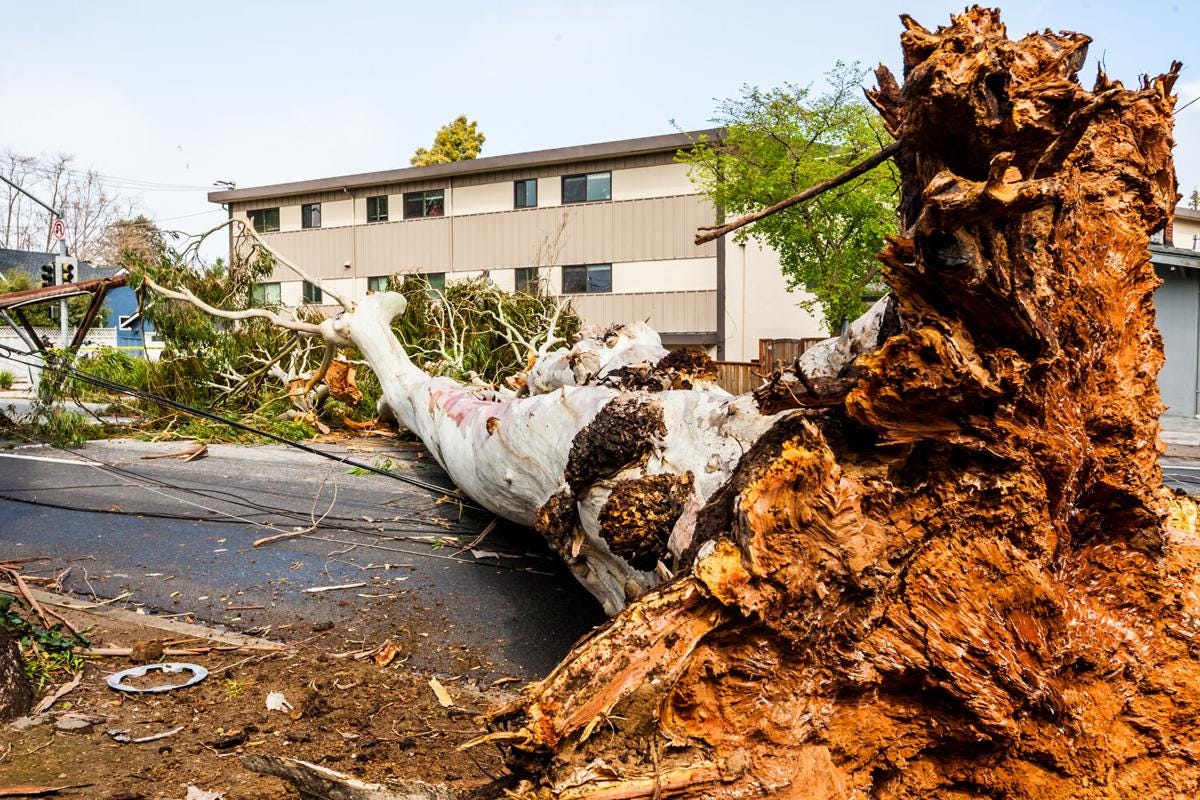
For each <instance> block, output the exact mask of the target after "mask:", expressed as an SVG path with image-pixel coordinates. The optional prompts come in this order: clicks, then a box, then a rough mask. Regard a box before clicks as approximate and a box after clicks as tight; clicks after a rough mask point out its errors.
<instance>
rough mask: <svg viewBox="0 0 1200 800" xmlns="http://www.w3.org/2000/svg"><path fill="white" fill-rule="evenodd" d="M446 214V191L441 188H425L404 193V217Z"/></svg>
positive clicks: (412, 217)
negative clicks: (420, 190) (421, 190)
mask: <svg viewBox="0 0 1200 800" xmlns="http://www.w3.org/2000/svg"><path fill="white" fill-rule="evenodd" d="M445 214H446V192H445V191H444V190H442V189H426V190H425V191H423V192H405V193H404V218H405V219H415V218H417V217H441V216H445Z"/></svg>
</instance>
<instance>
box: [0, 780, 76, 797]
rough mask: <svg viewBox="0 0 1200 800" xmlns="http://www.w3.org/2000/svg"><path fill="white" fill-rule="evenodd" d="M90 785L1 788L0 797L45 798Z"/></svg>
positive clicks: (27, 785) (28, 785)
mask: <svg viewBox="0 0 1200 800" xmlns="http://www.w3.org/2000/svg"><path fill="white" fill-rule="evenodd" d="M86 786H91V784H90V783H72V784H67V785H65V786H34V785H32V784H28V783H22V784H19V785H17V786H0V797H45V796H47V795H51V794H58V793H59V792H62V791H66V790H67V789H82V788H84V787H86Z"/></svg>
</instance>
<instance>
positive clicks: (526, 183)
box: [513, 178, 538, 208]
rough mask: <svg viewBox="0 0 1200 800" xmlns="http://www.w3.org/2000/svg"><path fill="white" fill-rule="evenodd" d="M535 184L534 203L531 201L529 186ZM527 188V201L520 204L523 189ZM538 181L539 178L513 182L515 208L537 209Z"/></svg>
mask: <svg viewBox="0 0 1200 800" xmlns="http://www.w3.org/2000/svg"><path fill="white" fill-rule="evenodd" d="M530 184H533V202H532V203H530V202H528V201H529V185H530ZM522 186H524V187H525V200H526V202H524V203H522V202H520V199H521V195H520V190H521V187H522ZM537 195H538V179H537V178H522V179H521V180H516V181H513V208H537V207H538V196H537Z"/></svg>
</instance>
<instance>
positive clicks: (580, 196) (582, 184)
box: [562, 172, 612, 203]
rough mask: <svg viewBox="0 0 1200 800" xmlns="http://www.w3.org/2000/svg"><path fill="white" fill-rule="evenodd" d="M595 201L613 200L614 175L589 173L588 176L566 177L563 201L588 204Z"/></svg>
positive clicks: (563, 183)
mask: <svg viewBox="0 0 1200 800" xmlns="http://www.w3.org/2000/svg"><path fill="white" fill-rule="evenodd" d="M593 200H612V173H611V172H589V173H587V174H586V175H564V176H563V179H562V201H563V202H564V203H588V202H591V201H593Z"/></svg>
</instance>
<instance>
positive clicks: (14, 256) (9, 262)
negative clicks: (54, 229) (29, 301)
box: [0, 247, 123, 281]
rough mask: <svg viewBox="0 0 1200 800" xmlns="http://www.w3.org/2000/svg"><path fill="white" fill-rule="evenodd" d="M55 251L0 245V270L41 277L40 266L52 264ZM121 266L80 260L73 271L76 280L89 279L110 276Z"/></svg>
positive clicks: (35, 277)
mask: <svg viewBox="0 0 1200 800" xmlns="http://www.w3.org/2000/svg"><path fill="white" fill-rule="evenodd" d="M55 255H57V254H56V253H41V252H38V251H36V250H6V249H4V248H2V247H0V272H7V271H9V270H10V269H18V270H20V271H21V272H24V273H26V274H28V275H29V277H31V278H33V279H34V280H35V281H40V280H41V279H42V267H43V266H45V265H46V264H53V263H54V257H55ZM122 269H123V268H122V267H105V266H101V265H96V264H91V263H89V262H87V261H80V262H79V266H78V267H77V268H76V271H75V280H76V281H90V280H94V279H96V278H110V277H112V276H113V275H116V274H117V273H118V272H121V271H122Z"/></svg>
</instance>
